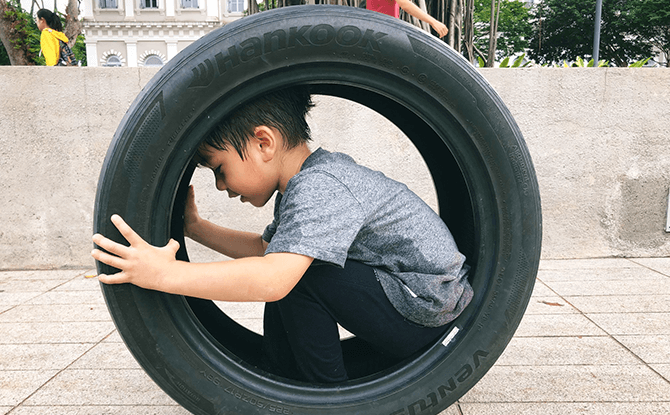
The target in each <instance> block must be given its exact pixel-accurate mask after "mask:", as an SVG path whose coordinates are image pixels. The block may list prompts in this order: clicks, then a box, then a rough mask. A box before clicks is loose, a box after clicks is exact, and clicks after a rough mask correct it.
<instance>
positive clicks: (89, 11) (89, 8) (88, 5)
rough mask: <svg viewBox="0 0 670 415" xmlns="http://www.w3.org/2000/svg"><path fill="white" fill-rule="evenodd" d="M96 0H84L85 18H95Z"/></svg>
mask: <svg viewBox="0 0 670 415" xmlns="http://www.w3.org/2000/svg"><path fill="white" fill-rule="evenodd" d="M94 1H95V0H84V7H82V8H81V9H83V13H82V16H81V17H82V18H83V19H87V18H90V19H93V7H94Z"/></svg>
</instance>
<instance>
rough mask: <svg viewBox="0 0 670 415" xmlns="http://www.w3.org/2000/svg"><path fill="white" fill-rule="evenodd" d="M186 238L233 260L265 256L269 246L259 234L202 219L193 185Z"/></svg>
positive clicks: (187, 198)
mask: <svg viewBox="0 0 670 415" xmlns="http://www.w3.org/2000/svg"><path fill="white" fill-rule="evenodd" d="M184 236H187V237H189V238H191V239H193V240H194V241H196V242H198V243H200V244H202V245H205V246H206V247H208V248H210V249H213V250H215V251H217V252H219V253H221V254H223V255H226V256H228V257H231V258H244V257H249V256H263V254H264V253H265V249H266V248H267V246H268V243H267V242H265V241H264V240H263V238H262V237H261V235H259V234H257V233H252V232H243V231H236V230H233V229H228V228H224V227H222V226H218V225H215V224H213V223H212V222H209V221H207V220H205V219H202V218H201V217H200V215H199V214H198V208H197V207H196V205H195V191H194V190H193V186H192V185H191V186H189V189H188V192H187V194H186V207H185V209H184Z"/></svg>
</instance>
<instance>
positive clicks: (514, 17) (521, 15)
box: [474, 0, 533, 61]
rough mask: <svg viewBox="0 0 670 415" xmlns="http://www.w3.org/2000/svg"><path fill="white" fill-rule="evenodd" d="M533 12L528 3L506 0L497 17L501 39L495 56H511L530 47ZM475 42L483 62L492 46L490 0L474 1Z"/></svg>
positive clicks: (477, 52) (499, 57)
mask: <svg viewBox="0 0 670 415" xmlns="http://www.w3.org/2000/svg"><path fill="white" fill-rule="evenodd" d="M530 19H531V15H530V11H529V9H528V8H526V6H525V2H523V1H517V0H504V1H503V2H502V3H501V5H500V14H499V17H498V41H497V48H496V58H497V59H498V60H500V59H502V58H503V57H505V56H511V55H515V54H518V53H520V52H524V51H525V50H526V48H528V46H529V43H528V39H529V38H530V36H531V34H532V31H533V27H532V25H531V23H530ZM474 23H475V24H474V43H475V47H476V54H477V55H479V57H481V58H482V59H483V60H484V61H486V60H487V56H485V55H486V54H488V52H486V53H485V52H484V51H488V45H489V33H490V23H491V0H475V13H474Z"/></svg>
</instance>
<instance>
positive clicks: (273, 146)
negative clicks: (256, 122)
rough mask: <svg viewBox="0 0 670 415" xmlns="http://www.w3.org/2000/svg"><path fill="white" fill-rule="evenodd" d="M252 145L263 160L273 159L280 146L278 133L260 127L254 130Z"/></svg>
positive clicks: (262, 126) (271, 129) (273, 129)
mask: <svg viewBox="0 0 670 415" xmlns="http://www.w3.org/2000/svg"><path fill="white" fill-rule="evenodd" d="M254 138H255V139H256V140H255V142H254V145H255V146H256V149H257V150H259V151H260V154H261V156H262V158H263V160H265V161H268V160H271V159H272V158H274V156H275V154H276V152H277V149H278V148H279V146H280V145H281V137H280V134H279V131H277V130H276V129H275V128H271V127H268V126H266V125H260V126H258V127H256V128H255V129H254Z"/></svg>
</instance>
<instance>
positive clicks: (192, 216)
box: [184, 185, 200, 239]
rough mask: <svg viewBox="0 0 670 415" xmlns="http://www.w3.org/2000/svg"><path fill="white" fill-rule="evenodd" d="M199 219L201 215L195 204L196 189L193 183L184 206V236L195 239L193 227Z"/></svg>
mask: <svg viewBox="0 0 670 415" xmlns="http://www.w3.org/2000/svg"><path fill="white" fill-rule="evenodd" d="M199 221H200V215H199V214H198V208H197V206H196V205H195V190H193V185H190V186H189V187H188V191H187V193H186V206H185V207H184V236H188V237H189V238H191V239H193V236H192V235H193V229H195V227H196V226H197V224H198V222H199Z"/></svg>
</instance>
